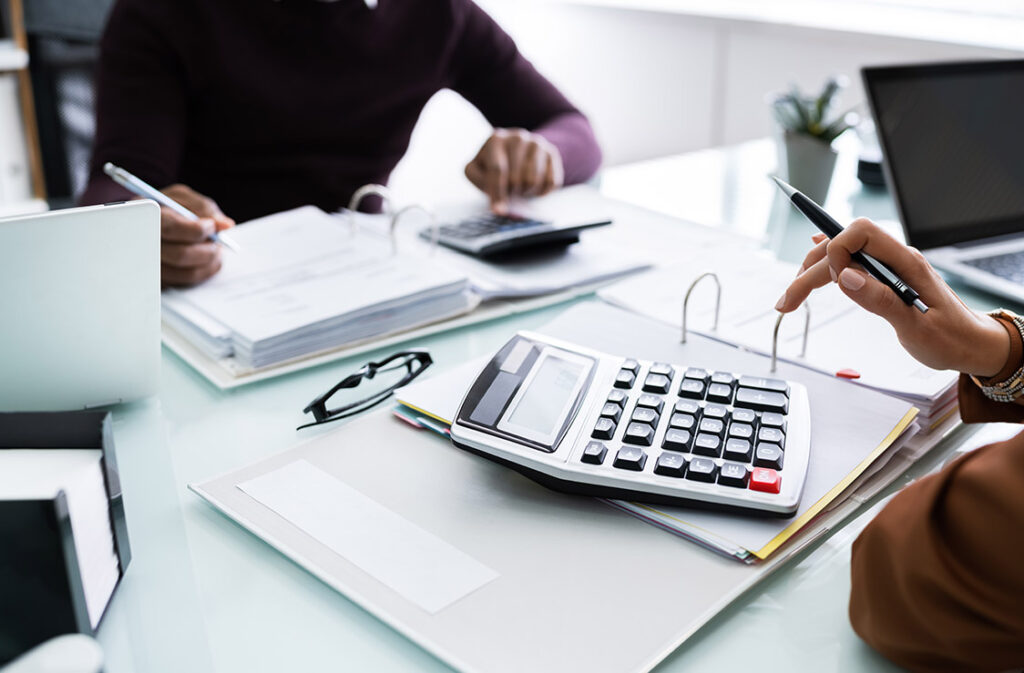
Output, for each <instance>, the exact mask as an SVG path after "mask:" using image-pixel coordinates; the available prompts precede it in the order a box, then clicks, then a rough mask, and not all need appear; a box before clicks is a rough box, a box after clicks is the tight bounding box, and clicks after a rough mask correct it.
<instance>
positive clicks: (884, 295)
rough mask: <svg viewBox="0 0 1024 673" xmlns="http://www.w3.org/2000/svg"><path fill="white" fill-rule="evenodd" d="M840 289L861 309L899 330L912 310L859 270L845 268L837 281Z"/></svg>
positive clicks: (890, 290)
mask: <svg viewBox="0 0 1024 673" xmlns="http://www.w3.org/2000/svg"><path fill="white" fill-rule="evenodd" d="M837 280H838V283H839V287H840V289H841V290H842V291H843V294H845V295H846V296H847V297H849V298H850V299H852V300H853V301H854V302H856V303H857V304H859V305H860V306H861V307H862V308H864V309H866V310H868V311H870V312H871V313H874V314H875V315H877V316H880V317H882V318H884V319H885V320H886V321H888V322H889V324H891V325H892V326H893V327H895V328H896V329H897V330H899V329H900V328H901V327H902V326H903V325H904V324H905V322H906V321H907V319H908V317H910V316H908V312H912V311H913V310H914V309H913V308H912V307H910V306H907V305H906V304H904V303H903V300H901V299H900V298H899V297H898V296H897V295H896V293H895V292H893V290H892V289H891V288H889V287H888V286H886V285H885V284H884V283H882V282H881V281H878V280H875V279H874V278H872V277H871V276H869V275H868V274H866V273H865V272H863V271H861V270H860V269H854V268H853V267H846V268H845V269H843V270H842V271H841V272H840V273H839V278H838V279H837Z"/></svg>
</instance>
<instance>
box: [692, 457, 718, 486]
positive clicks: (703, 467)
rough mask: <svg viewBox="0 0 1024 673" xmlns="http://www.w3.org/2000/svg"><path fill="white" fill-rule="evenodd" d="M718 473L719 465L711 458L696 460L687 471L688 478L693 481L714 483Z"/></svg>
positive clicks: (693, 460)
mask: <svg viewBox="0 0 1024 673" xmlns="http://www.w3.org/2000/svg"><path fill="white" fill-rule="evenodd" d="M717 473H718V465H715V461H713V460H711V459H710V458H694V459H692V460H691V461H690V465H689V468H688V469H687V470H686V478H687V479H691V480H693V481H704V482H708V483H713V482H714V481H715V475H716V474H717Z"/></svg>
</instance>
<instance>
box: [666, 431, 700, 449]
mask: <svg viewBox="0 0 1024 673" xmlns="http://www.w3.org/2000/svg"><path fill="white" fill-rule="evenodd" d="M692 438H693V435H691V434H690V431H689V430H680V429H679V428H669V430H668V432H666V433H665V439H663V440H662V442H661V448H663V449H671V450H672V451H689V450H690V440H691V439H692Z"/></svg>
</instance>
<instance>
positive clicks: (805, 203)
mask: <svg viewBox="0 0 1024 673" xmlns="http://www.w3.org/2000/svg"><path fill="white" fill-rule="evenodd" d="M772 180H775V184H777V185H778V186H779V188H780V189H781V190H782V191H783V192H784V193H785V194H786V196H788V197H789V200H790V201H791V202H792V203H793V205H794V206H796V209H797V210H799V211H800V212H801V213H803V214H804V216H805V217H806V218H807V219H808V220H810V221H811V224H813V225H814V226H816V227H817V228H818V229H819V230H820V231H821V233H823V234H825V235H826V236H828V237H829V238H835V237H836V236H838V235H839V234H841V233H842V232H843V226H842V225H841V224H839V223H838V222H836V221H835V220H834V219H833V218H832V216H831V215H829V214H828V213H826V212H825V209H824V208H822V207H821V206H819V205H818V204H817V203H815V202H814V201H811V200H810V199H809V198H807V196H806V195H804V194H802V193H801V192H800V191H799V190H797V189H794V188H793V187H792V186H791V185H788V184H786V183H785V182H783V181H782V180H779V179H778V178H777V177H775V176H774V175H773V176H772ZM852 257H853V261H855V262H857V263H858V264H860V265H861V266H863V267H864V270H865V271H867V272H868V273H870V274H871V275H872V276H874V277H875V278H877V279H878V280H880V281H881V282H883V283H885V284H886V285H888V286H889V287H891V288H892V290H893V292H895V293H896V294H898V295H899V296H900V299H902V300H903V303H904V304H907V305H908V306H913V307H914V308H916V309H917V310H918V311H920V312H921V313H926V312H927V311H928V307H927V306H926V305H925V303H924V302H923V301H921V299H920V296H919V295H918V294H917V292H916V291H915V290H914V288H912V287H910V286H909V285H907V284H906V283H905V282H903V279H902V278H900V277H899V276H897V275H896V274H895V273H894V272H893V270H892V269H890V268H889V267H887V266H886V265H885V264H883V263H882V262H879V261H878V260H877V259H875V258H874V257H872V256H871V255H869V254H867V253H866V252H855V253H853V255H852Z"/></svg>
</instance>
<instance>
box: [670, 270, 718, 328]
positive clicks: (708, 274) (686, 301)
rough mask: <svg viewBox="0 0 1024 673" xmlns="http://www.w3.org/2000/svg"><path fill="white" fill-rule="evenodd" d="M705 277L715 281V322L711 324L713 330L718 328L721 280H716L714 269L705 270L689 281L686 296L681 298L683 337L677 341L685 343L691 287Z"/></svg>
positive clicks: (716, 275) (695, 285)
mask: <svg viewBox="0 0 1024 673" xmlns="http://www.w3.org/2000/svg"><path fill="white" fill-rule="evenodd" d="M705 278H711V279H712V280H714V281H715V286H716V287H717V292H716V294H715V322H714V324H713V325H712V326H711V329H712V330H713V331H717V330H718V312H719V309H720V308H722V282H721V281H720V280H718V274H716V273H715V272H714V271H705V272H704V273H702V274H701V275H699V276H697V277H696V278H695V279H694V281H693V282H692V283H690V289H688V290H687V291H686V296H685V297H684V298H683V338H682V340H681V341H680V342H679V343H686V310H687V307H688V306H689V304H690V295H691V294H693V288H695V287H697V283H699V282H701V281H702V280H704V279H705Z"/></svg>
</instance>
